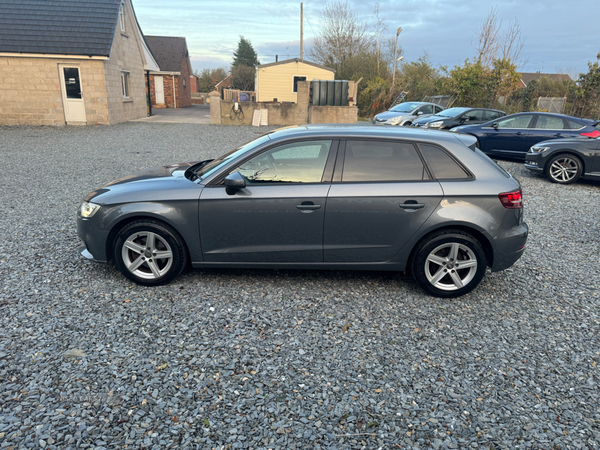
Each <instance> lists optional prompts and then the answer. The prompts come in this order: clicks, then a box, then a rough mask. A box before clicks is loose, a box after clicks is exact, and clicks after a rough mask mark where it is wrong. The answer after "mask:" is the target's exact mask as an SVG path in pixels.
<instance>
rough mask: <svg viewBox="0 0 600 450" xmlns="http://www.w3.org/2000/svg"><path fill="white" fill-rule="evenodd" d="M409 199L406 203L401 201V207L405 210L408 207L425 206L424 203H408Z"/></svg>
mask: <svg viewBox="0 0 600 450" xmlns="http://www.w3.org/2000/svg"><path fill="white" fill-rule="evenodd" d="M409 201H410V200H409ZM409 201H407V202H404V203H400V208H402V209H404V210H407V209H421V208H424V207H425V204H424V203H416V202H415V203H408V202H409Z"/></svg>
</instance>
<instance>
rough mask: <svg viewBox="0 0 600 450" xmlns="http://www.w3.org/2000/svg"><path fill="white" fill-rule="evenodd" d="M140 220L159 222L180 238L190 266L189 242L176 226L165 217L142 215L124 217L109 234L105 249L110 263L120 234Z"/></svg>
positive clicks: (114, 225) (112, 260)
mask: <svg viewBox="0 0 600 450" xmlns="http://www.w3.org/2000/svg"><path fill="white" fill-rule="evenodd" d="M139 220H150V221H153V222H158V223H160V224H161V225H163V226H166V227H168V228H169V230H170V231H171V232H172V233H173V234H175V235H176V236H178V237H179V238H180V239H181V242H183V248H184V249H185V252H186V256H187V263H188V264H190V262H191V258H190V249H189V244H188V242H187V240H186V239H185V237H184V236H182V235H181V233H180V232H179V231H177V228H175V226H173V224H171V223H170V222H169V221H168V220H165V218H164V217H162V216H155V215H152V214H140V215H131V216H127V217H123V218H121V219H119V220H118V221H117V222H115V223H114V224H113V226H112V228H111V230H110V232H109V233H108V236H107V238H106V244H105V245H106V248H105V251H106V259H107V261H108V262H114V255H113V247H114V245H115V240H116V238H117V236H118V234H119V232H120V231H121V230H122V229H123V228H125V227H126V226H127V225H129V224H130V223H132V222H137V221H139Z"/></svg>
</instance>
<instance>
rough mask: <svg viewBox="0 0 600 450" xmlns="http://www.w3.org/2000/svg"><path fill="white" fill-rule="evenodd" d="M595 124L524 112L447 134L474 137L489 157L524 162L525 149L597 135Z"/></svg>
mask: <svg viewBox="0 0 600 450" xmlns="http://www.w3.org/2000/svg"><path fill="white" fill-rule="evenodd" d="M599 123H600V121H599V120H590V119H580V118H578V117H571V116H565V115H563V114H550V113H542V112H524V113H518V114H512V115H510V116H506V117H503V118H501V119H498V120H493V121H490V122H486V123H484V124H481V125H463V126H459V127H455V128H452V129H451V130H450V131H455V132H459V133H465V134H470V135H472V136H475V137H476V138H477V141H478V147H479V148H480V149H481V150H482V151H483V152H484V153H487V154H488V155H489V156H494V157H504V158H515V159H521V160H524V159H525V155H527V152H528V151H529V149H530V148H531V147H532V146H534V145H535V144H537V143H538V142H541V141H547V140H550V139H560V138H575V137H580V136H582V137H597V136H600V127H599V126H598V124H599Z"/></svg>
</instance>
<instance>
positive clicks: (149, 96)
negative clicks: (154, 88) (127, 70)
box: [146, 70, 152, 116]
mask: <svg viewBox="0 0 600 450" xmlns="http://www.w3.org/2000/svg"><path fill="white" fill-rule="evenodd" d="M146 88H147V89H148V116H151V115H152V93H151V92H150V71H149V70H146Z"/></svg>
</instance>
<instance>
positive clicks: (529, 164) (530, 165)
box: [525, 156, 544, 173]
mask: <svg viewBox="0 0 600 450" xmlns="http://www.w3.org/2000/svg"><path fill="white" fill-rule="evenodd" d="M525 158H526V159H525V168H526V169H528V170H531V171H532V172H538V173H541V172H543V171H544V168H543V167H540V165H539V164H538V162H537V161H534V160H532V159H530V158H528V157H527V156H525Z"/></svg>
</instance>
